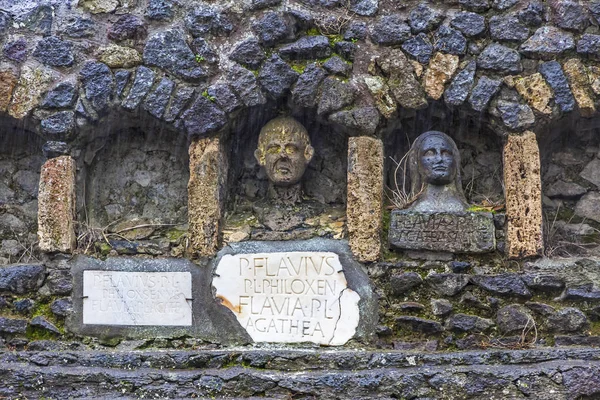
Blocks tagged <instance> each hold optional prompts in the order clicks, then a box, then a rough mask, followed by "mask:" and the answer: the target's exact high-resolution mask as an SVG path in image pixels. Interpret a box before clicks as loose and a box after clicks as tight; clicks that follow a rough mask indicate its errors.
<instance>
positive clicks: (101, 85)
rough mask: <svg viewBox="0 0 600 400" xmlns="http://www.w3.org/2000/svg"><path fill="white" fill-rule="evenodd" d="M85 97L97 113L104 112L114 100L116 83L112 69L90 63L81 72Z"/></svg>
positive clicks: (100, 64) (98, 63)
mask: <svg viewBox="0 0 600 400" xmlns="http://www.w3.org/2000/svg"><path fill="white" fill-rule="evenodd" d="M79 77H80V78H81V82H82V83H83V88H84V90H85V97H86V98H87V99H88V100H89V102H90V104H91V105H92V107H93V108H94V109H96V110H97V111H104V110H105V109H106V108H107V107H108V104H109V102H110V100H111V99H112V94H113V88H114V86H115V81H114V77H113V74H112V72H111V70H110V68H109V67H108V66H107V65H106V64H103V63H100V62H96V61H88V62H87V63H85V64H84V66H83V68H82V69H81V71H80V72H79Z"/></svg>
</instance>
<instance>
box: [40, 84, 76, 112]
mask: <svg viewBox="0 0 600 400" xmlns="http://www.w3.org/2000/svg"><path fill="white" fill-rule="evenodd" d="M76 101H77V91H76V90H75V86H74V85H73V84H72V83H71V82H62V83H60V84H59V85H58V86H56V87H55V88H54V89H52V90H51V91H49V92H48V93H47V94H46V97H44V100H42V102H41V104H40V107H42V108H71V107H73V106H74V105H75V102H76Z"/></svg>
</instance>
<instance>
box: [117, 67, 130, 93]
mask: <svg viewBox="0 0 600 400" xmlns="http://www.w3.org/2000/svg"><path fill="white" fill-rule="evenodd" d="M130 77H131V71H129V70H127V69H120V70H118V71H115V88H116V94H117V97H123V91H124V90H125V86H127V84H128V83H129V78H130Z"/></svg>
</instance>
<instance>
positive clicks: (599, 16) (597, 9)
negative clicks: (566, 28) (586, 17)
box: [588, 1, 600, 24]
mask: <svg viewBox="0 0 600 400" xmlns="http://www.w3.org/2000/svg"><path fill="white" fill-rule="evenodd" d="M588 9H589V11H590V14H591V15H592V17H593V18H594V20H595V21H596V23H597V24H600V1H590V2H589V4H588Z"/></svg>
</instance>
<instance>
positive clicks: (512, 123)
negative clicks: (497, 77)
mask: <svg viewBox="0 0 600 400" xmlns="http://www.w3.org/2000/svg"><path fill="white" fill-rule="evenodd" d="M496 109H497V110H498V112H499V113H500V117H501V118H502V123H503V124H504V125H505V126H506V127H508V128H510V129H512V130H523V129H526V128H529V127H531V126H532V125H533V124H534V123H535V116H534V115H533V111H532V110H531V108H530V107H529V106H528V105H527V104H520V103H517V102H514V101H504V100H499V101H498V104H497V105H496Z"/></svg>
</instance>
